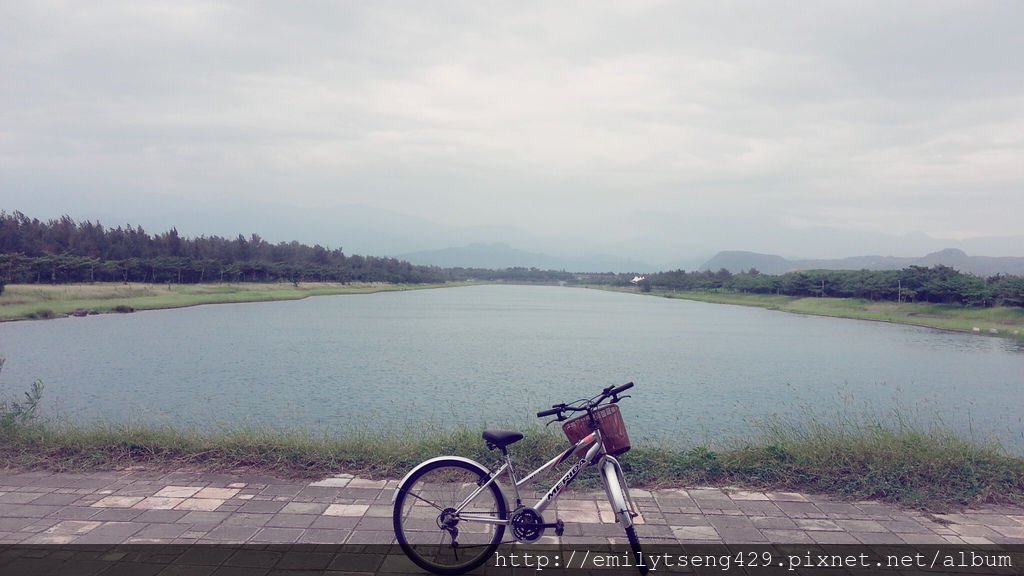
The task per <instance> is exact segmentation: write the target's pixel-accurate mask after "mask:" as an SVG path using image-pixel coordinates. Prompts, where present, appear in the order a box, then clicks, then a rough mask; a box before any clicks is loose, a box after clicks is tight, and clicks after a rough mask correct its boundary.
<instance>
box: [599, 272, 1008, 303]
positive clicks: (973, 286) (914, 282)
mask: <svg viewBox="0 0 1024 576" xmlns="http://www.w3.org/2000/svg"><path fill="white" fill-rule="evenodd" d="M606 280H607V279H606ZM615 281H616V282H618V283H623V284H624V283H627V282H629V279H627V278H626V276H625V275H619V276H618V277H617V278H615ZM639 285H640V289H641V290H645V291H650V290H652V289H654V288H658V289H662V290H681V291H711V290H725V291H734V292H746V293H751V294H780V295H786V296H805V297H806V296H818V297H833V298H863V299H866V300H880V301H882V300H885V301H892V302H931V303H940V304H959V305H963V306H1024V278H1022V277H1020V276H1008V275H1001V274H1000V275H996V276H991V277H988V278H981V277H978V276H975V275H973V274H964V273H962V272H959V271H957V270H955V269H953V268H950V267H949V266H941V265H940V266H933V267H931V268H928V267H924V266H910V267H907V268H904V269H902V270H806V271H798V272H788V273H786V274H781V275H769V274H761V273H760V272H758V271H757V270H756V269H753V268H752V269H750V270H748V271H745V272H741V273H738V274H733V273H731V272H729V271H728V270H726V269H724V268H723V269H720V270H718V271H717V272H712V271H699V272H686V271H684V270H674V271H669V272H659V273H656V274H649V275H647V277H646V278H645V279H644V280H642V281H641V282H640V283H639Z"/></svg>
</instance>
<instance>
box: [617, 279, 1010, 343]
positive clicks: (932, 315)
mask: <svg viewBox="0 0 1024 576" xmlns="http://www.w3.org/2000/svg"><path fill="white" fill-rule="evenodd" d="M634 291H635V290H634ZM649 294H651V295H654V296H663V297H665V298H681V299H685V300H696V301H700V302H710V303H715V304H735V305H739V306H756V307H759V308H768V309H770V310H780V311H783V312H791V313H794V314H811V315H815V316H831V317H835V318H852V319H857V320H874V321H878V322H893V323H896V324H910V325H913V326H924V327H927V328H938V329H940V330H953V331H956V332H969V333H979V334H986V335H993V336H1004V337H1011V338H1024V308H1006V307H994V308H967V307H963V306H950V305H943V304H927V303H924V304H922V303H908V302H904V303H901V304H897V303H895V302H873V301H870V300H861V299H855V298H798V297H792V296H774V295H770V294H743V293H737V292H670V291H658V290H655V291H652V292H650V293H649Z"/></svg>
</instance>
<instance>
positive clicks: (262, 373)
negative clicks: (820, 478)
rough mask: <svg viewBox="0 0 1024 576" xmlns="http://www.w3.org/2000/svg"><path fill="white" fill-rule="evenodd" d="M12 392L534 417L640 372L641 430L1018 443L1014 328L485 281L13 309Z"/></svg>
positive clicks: (192, 409)
mask: <svg viewBox="0 0 1024 576" xmlns="http://www.w3.org/2000/svg"><path fill="white" fill-rule="evenodd" d="M0 354H2V355H4V356H6V357H7V364H6V365H5V367H4V371H3V375H2V376H0V390H2V393H3V394H4V395H6V396H10V395H12V394H14V393H17V394H19V395H20V393H21V390H25V389H27V388H28V385H29V384H30V383H31V381H32V380H34V379H36V378H39V379H42V380H43V382H44V383H45V385H46V390H45V395H44V400H43V406H44V410H45V412H46V413H48V414H50V415H53V414H59V415H60V416H61V417H62V418H65V419H68V420H71V421H75V422H88V421H93V420H107V421H117V422H140V423H146V424H158V425H163V424H167V425H175V426H193V427H198V428H201V429H214V428H217V427H218V426H221V425H229V426H230V425H236V424H239V423H247V424H260V425H271V426H276V427H285V428H291V427H296V426H298V427H303V428H312V429H316V430H328V431H338V432H344V431H346V430H351V429H353V428H359V429H371V430H382V431H383V430H401V429H404V428H405V427H407V426H415V425H417V424H421V423H424V422H429V423H431V424H432V425H435V426H441V427H454V426H457V425H459V423H463V422H464V423H468V424H469V425H470V426H472V427H482V426H484V425H488V424H490V425H513V426H514V425H522V424H523V423H527V422H531V421H535V420H536V418H534V414H535V413H536V411H538V410H541V409H544V408H547V407H549V406H550V405H551V404H554V403H557V402H563V401H570V400H575V399H578V398H581V397H583V396H588V395H592V394H594V393H596V392H598V391H599V390H600V389H601V388H603V387H605V386H609V385H613V384H615V385H617V384H622V383H624V382H627V381H634V382H636V384H637V387H636V388H635V389H634V390H633V391H632V396H633V397H632V398H630V399H629V400H626V401H624V402H623V403H622V404H621V406H622V409H623V412H624V414H625V415H626V418H627V422H628V424H629V427H630V433H631V435H632V437H633V439H634V442H636V441H637V440H642V439H646V440H653V441H664V442H669V443H676V444H682V445H689V444H693V443H696V442H703V441H705V440H707V439H714V438H719V437H723V436H735V435H742V434H745V433H748V432H749V431H750V430H751V426H752V425H754V424H756V423H757V421H758V420H759V419H763V418H764V417H766V416H770V415H772V414H803V413H804V412H805V411H807V410H810V411H812V412H814V413H816V414H819V415H821V416H822V417H828V415H829V414H831V413H834V412H835V411H836V410H841V411H846V412H847V413H850V412H853V413H857V412H858V411H860V410H863V409H864V406H865V405H867V406H868V407H869V408H868V409H870V410H872V411H874V412H877V413H879V414H882V415H883V416H885V415H887V414H889V413H890V412H891V411H892V410H893V409H898V410H899V411H900V412H901V413H902V414H905V415H913V416H915V417H918V418H919V419H921V420H922V421H926V422H936V421H941V422H943V423H945V425H948V426H952V427H954V428H955V429H957V430H959V431H961V432H962V433H963V434H965V435H970V434H973V435H974V436H975V437H985V436H991V435H994V436H996V437H998V438H999V439H1000V440H1001V441H1003V442H1004V443H1006V444H1008V445H1010V446H1014V447H1020V446H1024V432H1022V430H1024V424H1022V419H1021V407H1022V406H1024V349H1022V344H1021V343H1020V342H1018V341H1011V340H1006V339H1001V338H991V337H986V336H977V335H970V334H957V333H949V332H942V331H937V330H932V329H926V328H916V327H908V326H898V325H889V324H881V323H874V322H865V321H856V320H842V319H832V318H821V317H811V316H800V315H793V314H786V313H782V312H775V311H770V310H764V309H758V308H747V307H739V306H726V305H716V304H704V303H699V302H690V301H685V300H670V299H666V298H658V297H651V296H641V295H636V294H624V293H614V292H604V291H598V290H587V289H580V288H565V287H539V286H502V285H487V286H473V287H463V288H446V289H435V290H418V291H408V292H382V293H377V294H368V295H347V296H322V297H315V298H308V299H306V300H300V301H289V302H274V303H254V304H221V305H213V306H199V307H194V308H185V309H179V310H163V311H152V312H141V313H136V314H126V315H103V316H92V317H88V318H67V319H59V320H51V321H45V322H15V323H4V324H0Z"/></svg>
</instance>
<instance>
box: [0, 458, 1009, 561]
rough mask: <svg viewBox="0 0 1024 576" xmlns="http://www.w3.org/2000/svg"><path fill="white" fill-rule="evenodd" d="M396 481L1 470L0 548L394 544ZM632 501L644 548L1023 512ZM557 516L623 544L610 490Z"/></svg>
mask: <svg viewBox="0 0 1024 576" xmlns="http://www.w3.org/2000/svg"><path fill="white" fill-rule="evenodd" d="M396 484H397V482H396V481H394V480H389V481H385V480H367V479H363V478H353V477H352V476H349V475H338V476H334V477H330V478H326V479H324V480H320V481H294V480H282V479H279V478H274V477H269V476H252V475H244V474H241V475H232V474H215V473H193V472H171V473H155V472H146V471H135V472H95V473H87V474H55V473H50V472H19V471H11V470H7V471H4V470H0V544H154V543H161V544H168V543H173V544H196V543H198V544H240V543H245V544H271V543H272V544H295V543H311V544H387V543H391V542H393V541H394V540H393V538H394V534H393V531H392V526H391V495H392V493H393V491H394V488H395V485H396ZM633 496H634V499H635V501H636V503H637V505H638V507H639V508H640V511H641V513H642V516H641V519H640V520H639V524H638V525H637V532H638V534H639V536H640V538H641V541H642V542H644V543H668V544H675V543H708V544H713V543H729V544H762V543H763V544H768V543H785V544H943V545H945V544H958V545H979V544H1024V509H1021V508H1016V507H1004V506H985V507H980V508H976V509H971V510H967V511H963V512H960V513H954V514H928V513H924V512H920V511H915V510H907V509H902V508H899V507H896V506H891V505H886V504H880V503H877V502H840V501H835V500H832V499H829V498H826V497H821V496H811V495H804V494H795V493H788V492H756V491H744V490H735V489H728V488H688V489H662V490H637V489H634V490H633ZM550 510H551V509H549V512H548V513H546V514H545V516H546V517H548V518H549V519H550V518H551V517H552V516H553V515H552V514H551V513H550ZM554 511H555V514H554V515H557V517H559V518H561V519H562V520H564V521H565V523H566V529H565V533H564V534H563V536H562V537H561V538H560V539H558V538H556V537H554V536H545V538H544V542H547V543H559V540H560V541H561V543H563V544H595V543H619V542H623V541H624V534H623V532H622V530H621V529H620V528H619V527H618V525H617V524H615V523H614V518H613V517H612V514H611V511H610V509H609V508H608V506H607V502H606V501H605V499H604V497H603V494H602V493H588V492H573V491H566V492H564V493H563V494H562V496H561V497H560V499H559V500H558V502H557V503H556V506H555V508H554ZM549 521H550V520H549Z"/></svg>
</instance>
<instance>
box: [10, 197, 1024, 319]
mask: <svg viewBox="0 0 1024 576" xmlns="http://www.w3.org/2000/svg"><path fill="white" fill-rule="evenodd" d="M634 277H635V274H633V273H630V274H616V273H611V272H609V273H602V274H579V273H570V272H566V271H564V270H562V271H557V270H539V269H537V268H507V269H503V270H488V269H479V268H439V267H436V266H417V265H413V264H410V263H409V262H406V261H403V260H398V259H396V258H387V257H377V256H360V255H348V254H345V253H344V252H343V251H342V249H341V248H334V249H332V248H327V247H324V246H321V245H319V244H317V245H314V246H307V245H305V244H301V243H299V242H294V241H292V242H280V243H277V244H272V243H270V242H267V241H265V240H264V239H263V238H261V237H260V236H259V235H258V234H251V235H249V236H248V237H246V236H244V235H241V234H239V235H238V236H237V237H235V238H230V239H229V238H224V237H220V236H199V237H197V238H188V237H183V236H181V235H180V234H179V233H178V231H177V229H175V228H171V229H170V230H168V231H166V232H163V233H159V234H150V233H148V232H146V231H145V230H143V228H142V227H141V226H131V225H128V226H124V227H122V226H117V227H116V228H112V227H104V226H103V225H101V224H100V223H99V222H96V223H93V222H90V221H83V222H76V221H75V220H73V219H72V218H71V217H70V216H62V217H61V218H59V219H54V220H46V221H41V220H38V219H34V218H29V217H27V216H25V215H24V214H22V213H21V212H14V213H11V214H8V213H6V212H4V211H0V292H2V290H3V285H4V283H7V284H13V283H19V284H22V283H24V284H38V283H47V284H63V283H79V282H144V283H175V284H195V283H203V282H293V283H294V282H391V283H410V284H419V283H443V282H451V281H462V280H484V281H504V282H540V283H565V284H596V285H620V286H630V285H632V283H631V281H632V280H633V278H634ZM638 286H639V288H640V290H643V291H650V290H653V289H659V290H679V291H710V290H725V291H736V292H746V293H753V294H780V295H787V296H820V297H839V298H864V299H869V300H888V301H894V302H895V301H900V302H935V303H945V304H960V305H964V306H997V305H1001V306H1024V278H1022V277H1019V276H1006V275H997V276H992V277H988V278H981V277H978V276H974V275H972V274H964V273H962V272H959V271H957V270H955V269H953V268H950V267H948V266H934V267H931V268H927V267H922V266H911V267H909V268H905V269H903V270H809V271H799V272H789V273H787V274H781V275H769V274H762V273H760V272H758V271H757V270H756V269H750V270H748V271H745V272H741V273H737V274H733V273H731V272H729V271H728V270H726V269H724V268H723V269H721V270H718V271H717V272H713V271H691V272H687V271H685V270H672V271H666V272H658V273H653V274H648V275H647V276H646V278H645V279H644V280H642V281H640V282H639V284H638Z"/></svg>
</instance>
